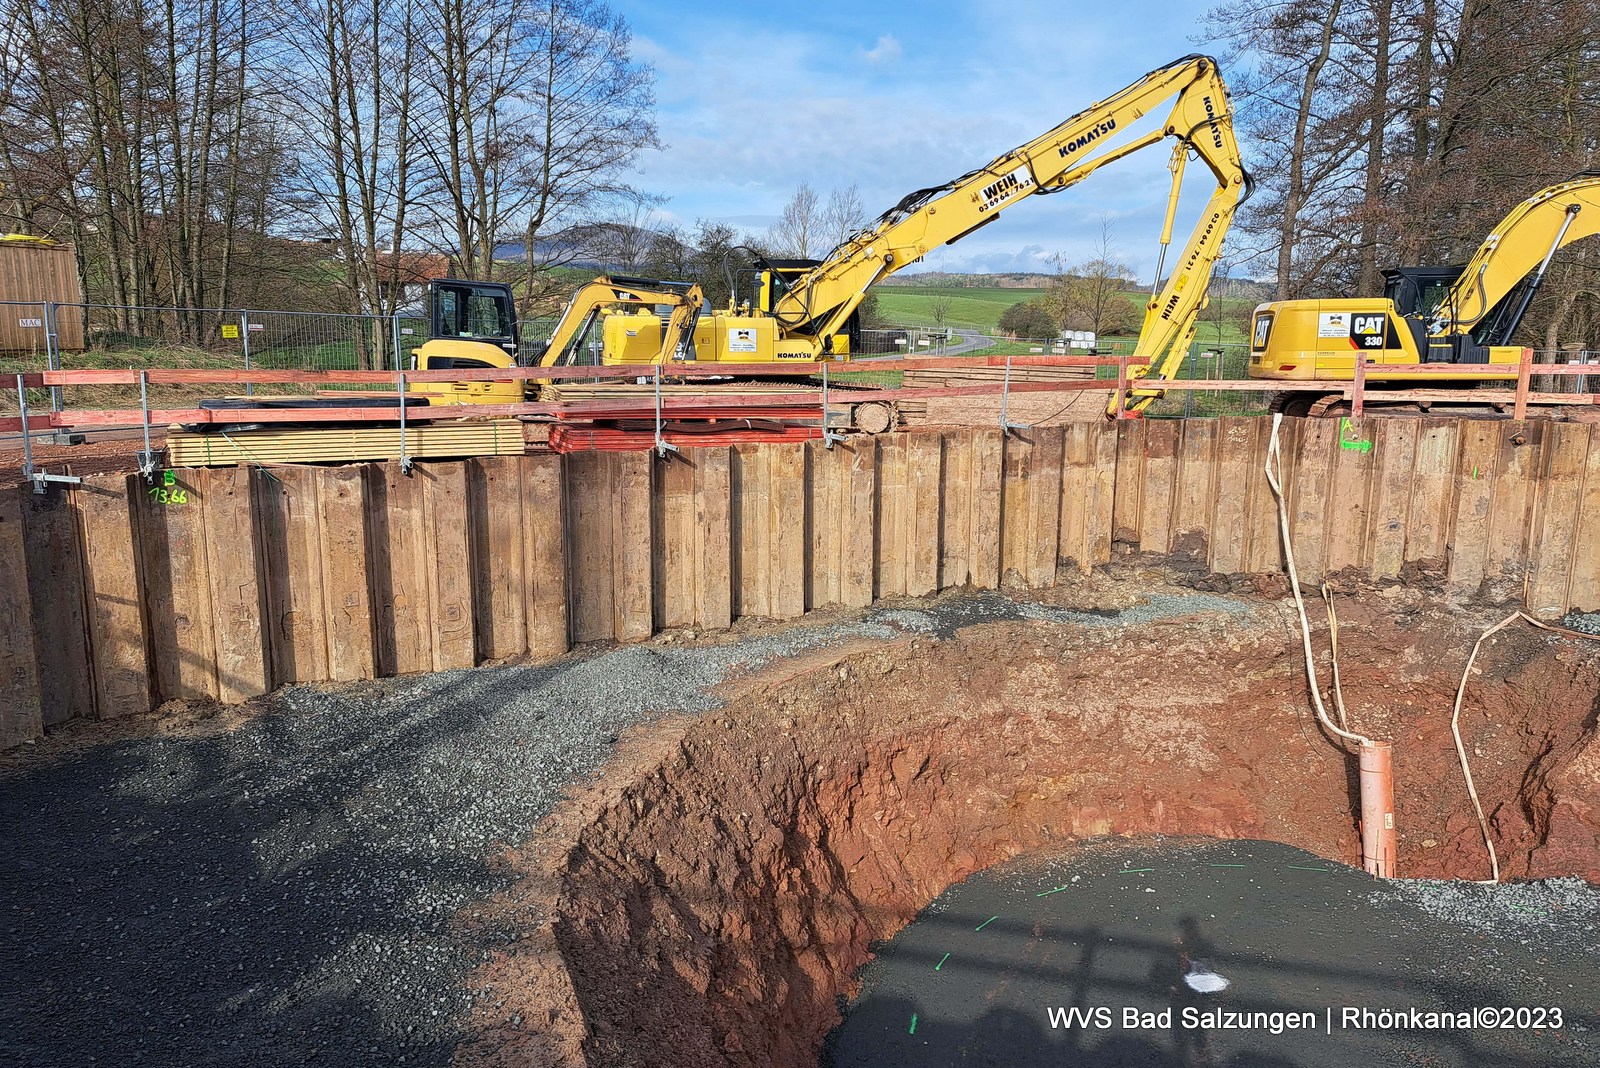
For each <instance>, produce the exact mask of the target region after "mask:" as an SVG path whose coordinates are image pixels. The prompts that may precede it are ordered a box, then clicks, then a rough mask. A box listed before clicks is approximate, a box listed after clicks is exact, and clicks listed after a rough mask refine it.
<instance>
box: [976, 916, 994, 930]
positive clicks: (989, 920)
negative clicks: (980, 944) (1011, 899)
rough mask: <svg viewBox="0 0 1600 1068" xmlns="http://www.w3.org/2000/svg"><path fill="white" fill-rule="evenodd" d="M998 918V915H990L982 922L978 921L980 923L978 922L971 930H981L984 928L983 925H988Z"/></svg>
mask: <svg viewBox="0 0 1600 1068" xmlns="http://www.w3.org/2000/svg"><path fill="white" fill-rule="evenodd" d="M999 918H1000V917H998V916H990V917H989V918H988V919H987V920H984V921H983V922H982V923H980V924H978V926H976V927H974V928H973V930H974V931H981V930H983V929H984V928H985V927H987V926H989V925H990V924H991V923H993V922H994V921H995V920H998V919H999Z"/></svg>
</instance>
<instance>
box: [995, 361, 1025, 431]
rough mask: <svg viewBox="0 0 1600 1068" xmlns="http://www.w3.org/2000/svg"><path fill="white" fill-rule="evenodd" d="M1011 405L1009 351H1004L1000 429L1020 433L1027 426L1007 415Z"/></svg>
mask: <svg viewBox="0 0 1600 1068" xmlns="http://www.w3.org/2000/svg"><path fill="white" fill-rule="evenodd" d="M1010 406H1011V353H1009V352H1008V353H1006V374H1005V378H1003V379H1001V382H1000V430H1001V432H1002V433H1004V434H1007V435H1010V434H1017V433H1021V432H1022V431H1024V430H1027V429H1028V427H1027V426H1026V425H1025V424H1023V423H1013V422H1011V420H1010V419H1009V418H1008V417H1007V413H1008V410H1009V409H1010Z"/></svg>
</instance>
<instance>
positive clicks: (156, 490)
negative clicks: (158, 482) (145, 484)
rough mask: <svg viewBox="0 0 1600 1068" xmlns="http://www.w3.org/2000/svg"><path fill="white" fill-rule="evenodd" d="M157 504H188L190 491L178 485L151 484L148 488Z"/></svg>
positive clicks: (151, 497)
mask: <svg viewBox="0 0 1600 1068" xmlns="http://www.w3.org/2000/svg"><path fill="white" fill-rule="evenodd" d="M145 492H147V493H148V494H150V499H151V500H152V501H154V502H155V503H156V504H188V503H189V491H188V490H186V489H181V488H177V487H171V488H169V487H167V486H151V487H150V488H149V489H148V490H146V491H145Z"/></svg>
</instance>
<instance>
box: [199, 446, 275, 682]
mask: <svg viewBox="0 0 1600 1068" xmlns="http://www.w3.org/2000/svg"><path fill="white" fill-rule="evenodd" d="M195 474H196V477H197V478H198V480H199V485H200V497H201V500H202V502H203V505H204V508H205V542H206V554H207V567H206V571H207V574H208V575H209V576H210V579H211V606H212V611H213V612H214V613H215V618H216V649H217V660H216V676H217V699H218V700H220V701H222V702H223V703H224V704H238V703H239V702H241V701H247V700H249V699H250V698H252V697H256V696H258V695H260V694H264V693H266V692H267V691H268V690H269V689H271V678H272V675H271V665H270V663H269V662H268V660H267V642H266V628H265V627H264V626H263V620H264V619H265V618H266V614H267V613H266V606H265V602H264V600H263V590H262V584H261V559H260V551H261V525H260V524H259V523H257V521H256V512H255V507H254V502H255V496H256V495H255V493H254V491H253V490H252V482H253V481H256V480H263V481H264V480H265V479H266V478H267V477H268V476H266V475H265V474H263V473H258V470H257V469H253V468H248V467H231V468H217V469H215V470H208V471H199V472H196V473H195Z"/></svg>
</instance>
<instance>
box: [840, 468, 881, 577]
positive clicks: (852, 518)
mask: <svg viewBox="0 0 1600 1068" xmlns="http://www.w3.org/2000/svg"><path fill="white" fill-rule="evenodd" d="M843 448H845V449H847V450H848V451H849V478H850V481H849V486H848V489H847V491H846V494H845V509H846V511H845V518H844V527H843V536H842V539H841V541H842V544H841V551H842V553H843V556H842V558H841V560H840V566H839V600H840V601H841V602H842V603H843V604H845V605H847V606H848V607H851V608H863V607H865V606H866V605H869V604H871V603H872V594H873V590H875V589H876V588H877V568H876V561H877V556H878V550H877V529H878V519H877V516H878V440H877V439H876V438H868V437H857V438H854V439H852V440H851V441H850V442H849V443H848V444H846V445H845V446H843Z"/></svg>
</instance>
